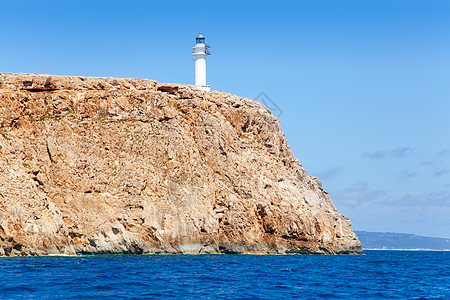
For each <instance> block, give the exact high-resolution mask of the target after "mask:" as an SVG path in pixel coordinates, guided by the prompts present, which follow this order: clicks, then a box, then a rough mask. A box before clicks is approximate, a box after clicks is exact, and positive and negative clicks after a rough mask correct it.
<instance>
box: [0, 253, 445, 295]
mask: <svg viewBox="0 0 450 300" xmlns="http://www.w3.org/2000/svg"><path fill="white" fill-rule="evenodd" d="M449 272H450V252H428V251H423V252H422V251H364V252H363V255H231V254H230V255H98V256H74V257H55V256H47V257H2V258H0V276H1V282H0V298H2V299H24V298H27V299H29V298H35V299H80V298H81V299H97V298H101V299H120V298H131V299H152V298H183V299H197V298H206V299H208V298H209V299H217V298H219V299H235V298H238V299H243V298H244V299H279V298H296V299H323V298H350V299H354V298H364V299H378V298H395V299H450V275H449Z"/></svg>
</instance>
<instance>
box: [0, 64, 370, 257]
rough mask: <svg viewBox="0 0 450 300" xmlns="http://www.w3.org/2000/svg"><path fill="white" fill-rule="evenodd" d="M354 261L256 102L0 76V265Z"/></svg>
mask: <svg viewBox="0 0 450 300" xmlns="http://www.w3.org/2000/svg"><path fill="white" fill-rule="evenodd" d="M359 251H361V245H360V243H359V240H358V239H357V237H356V235H355V234H354V233H353V231H352V229H351V224H350V221H349V219H348V218H346V217H344V216H342V215H341V214H339V213H338V212H337V211H336V209H335V207H334V206H333V204H332V202H331V199H330V198H329V196H328V193H327V192H326V191H324V190H323V188H322V185H321V183H320V181H319V180H318V179H317V178H315V177H311V176H308V175H307V174H306V172H305V170H304V169H303V167H302V166H301V164H300V163H299V161H298V160H297V159H296V158H295V157H294V155H293V154H292V152H291V150H290V149H289V147H288V145H287V142H286V139H285V137H284V134H283V132H282V130H281V128H280V125H279V122H278V119H277V118H276V117H274V116H273V115H272V114H271V113H270V112H269V111H268V109H267V108H265V107H264V106H262V105H261V104H259V103H258V102H256V101H253V100H250V99H245V98H241V97H237V96H234V95H230V94H227V93H222V92H217V91H211V92H201V91H197V90H195V89H194V88H193V87H191V86H188V85H177V84H163V83H157V82H155V81H151V80H144V79H116V78H91V77H63V76H50V75H36V74H33V75H30V74H6V73H1V74H0V254H1V255H42V254H49V253H66V254H74V253H178V252H185V253H243V252H257V253H296V252H298V253H354V252H359Z"/></svg>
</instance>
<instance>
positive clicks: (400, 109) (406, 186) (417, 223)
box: [0, 0, 450, 238]
mask: <svg viewBox="0 0 450 300" xmlns="http://www.w3.org/2000/svg"><path fill="white" fill-rule="evenodd" d="M199 3H202V7H201V8H197V7H198V5H195V4H199ZM448 16H450V2H449V1H439V0H423V1H415V0H395V1H393V0H388V1H385V0H378V1H361V0H355V1H346V0H342V1H331V0H330V1H243V2H242V1H216V2H213V1H205V2H192V1H179V2H177V1H164V2H163V1H155V2H153V1H132V0H130V1H84V0H79V1H26V0H25V1H20V2H19V1H3V2H2V7H1V10H0V17H1V20H2V24H3V27H2V28H3V30H2V35H1V36H2V38H1V42H0V44H1V47H0V72H27V73H34V72H36V73H45V74H60V75H85V76H114V77H140V78H149V79H154V80H158V81H161V82H177V83H188V84H192V83H193V80H194V78H193V75H194V69H193V67H194V64H193V60H192V56H191V52H192V50H191V48H190V47H191V46H192V44H193V43H194V38H195V35H196V34H197V33H198V31H199V30H201V31H202V32H203V33H204V34H205V36H206V39H207V43H208V44H210V45H211V47H212V48H211V52H212V55H211V56H210V57H208V83H209V84H210V85H211V86H212V88H213V89H217V90H222V91H226V92H230V93H233V94H237V95H240V96H244V97H248V98H255V97H256V96H257V95H258V94H259V93H260V92H261V91H264V92H265V93H266V94H267V95H268V96H269V97H270V98H271V99H272V100H273V101H274V102H275V103H276V105H277V106H278V107H280V108H281V109H282V111H283V113H282V114H281V115H280V116H279V118H280V122H281V125H282V127H283V130H284V132H285V134H286V137H287V139H288V142H289V145H290V146H291V148H292V150H293V152H294V153H295V155H296V156H297V157H298V158H299V160H300V161H301V163H302V164H303V166H304V167H305V169H306V170H307V172H308V173H309V174H310V175H317V176H319V177H320V178H321V180H322V182H323V185H324V188H325V189H326V190H328V191H329V192H330V195H331V197H332V199H333V202H334V203H335V205H336V207H337V208H338V210H339V211H340V212H341V213H343V214H345V215H347V216H349V217H350V218H351V220H352V223H353V227H354V229H355V230H368V231H391V232H406V233H415V234H422V235H429V236H440V237H447V238H448V237H450V217H449V216H450V138H449V135H450V117H449V112H450V101H449V100H450V84H449V82H450V38H449V28H450V18H449V17H448Z"/></svg>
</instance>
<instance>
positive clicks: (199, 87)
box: [195, 85, 211, 92]
mask: <svg viewBox="0 0 450 300" xmlns="http://www.w3.org/2000/svg"><path fill="white" fill-rule="evenodd" d="M195 88H196V89H197V90H200V91H207V92H209V91H210V90H211V86H209V85H196V86H195Z"/></svg>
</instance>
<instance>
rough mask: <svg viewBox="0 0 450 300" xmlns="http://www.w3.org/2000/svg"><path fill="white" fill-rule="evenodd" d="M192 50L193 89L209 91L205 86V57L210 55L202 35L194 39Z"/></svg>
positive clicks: (208, 87)
mask: <svg viewBox="0 0 450 300" xmlns="http://www.w3.org/2000/svg"><path fill="white" fill-rule="evenodd" d="M192 49H194V53H193V54H192V55H193V56H194V57H195V87H196V88H197V89H199V90H201V91H209V90H211V88H210V86H209V85H206V56H208V55H210V54H211V53H210V52H209V45H208V44H206V43H205V36H204V35H203V34H202V33H199V34H198V35H197V37H196V38H195V46H194V47H192Z"/></svg>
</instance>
